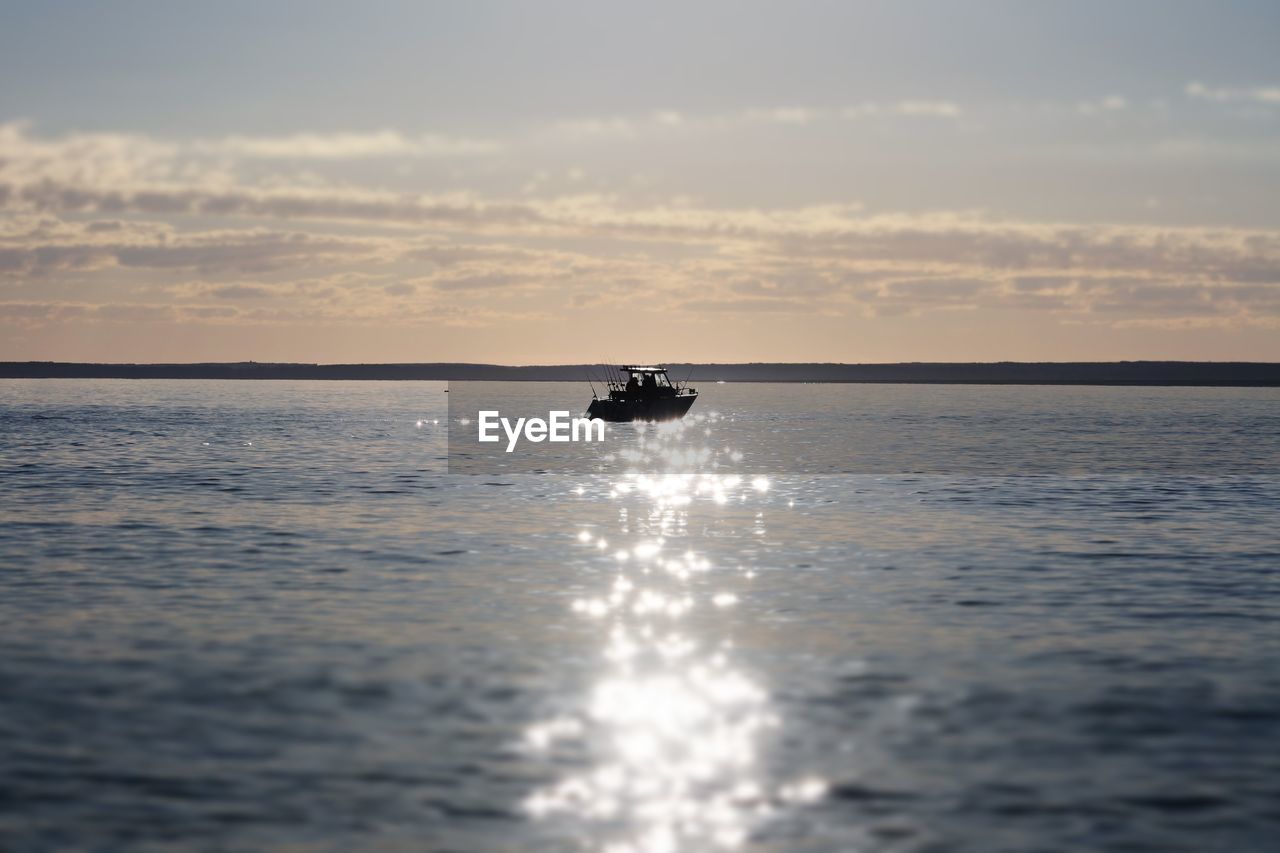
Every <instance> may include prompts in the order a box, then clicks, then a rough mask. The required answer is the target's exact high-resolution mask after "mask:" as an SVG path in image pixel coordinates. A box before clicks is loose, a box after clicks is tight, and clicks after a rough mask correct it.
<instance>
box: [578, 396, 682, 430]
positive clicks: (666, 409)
mask: <svg viewBox="0 0 1280 853" xmlns="http://www.w3.org/2000/svg"><path fill="white" fill-rule="evenodd" d="M696 399H698V395H697V394H681V395H680V396H678V397H654V398H651V399H638V400H610V399H604V400H592V401H591V405H590V406H588V407H587V417H589V418H599V419H600V420H602V421H609V422H610V423H626V422H627V421H674V420H679V419H680V418H683V417H684V416H685V413H686V412H688V411H689V407H690V406H692V405H693V401H694V400H696Z"/></svg>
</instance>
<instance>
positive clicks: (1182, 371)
mask: <svg viewBox="0 0 1280 853" xmlns="http://www.w3.org/2000/svg"><path fill="white" fill-rule="evenodd" d="M666 367H667V368H668V369H669V370H670V374H671V378H672V380H673V381H682V380H684V379H685V378H686V377H689V378H690V379H691V380H692V381H696V382H714V381H717V380H724V381H726V382H885V383H927V384H952V385H955V384H960V385H1189V386H1190V385H1198V386H1255V387H1280V364H1277V363H1268V362H1243V361H1235V362H1225V361H1217V362H1208V361H1100V362H1012V361H1004V362H990V363H971V364H966V363H946V362H936V363H927V362H908V363H900V364H829V363H828V364H822V363H807V364H786V363H763V362H762V363H751V364H687V363H667V365H666ZM617 376H619V374H618V371H617V368H616V367H615V366H610V365H603V364H554V365H526V366H510V365H501V364H463V363H446V362H437V363H431V364H271V363H263V362H253V361H248V362H238V363H231V364H227V363H209V364H88V363H71V362H53V361H8V362H0V378H4V379H383V380H424V379H425V380H454V381H502V380H525V381H575V382H581V381H584V380H586V379H587V378H588V377H590V378H591V379H594V380H595V381H597V382H599V381H600V380H601V379H603V378H605V377H610V378H613V377H617Z"/></svg>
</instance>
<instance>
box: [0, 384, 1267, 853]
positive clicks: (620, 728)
mask: <svg viewBox="0 0 1280 853" xmlns="http://www.w3.org/2000/svg"><path fill="white" fill-rule="evenodd" d="M580 391H581V389H577V392H576V393H580ZM448 396H449V395H447V394H446V393H445V389H444V386H443V385H442V384H437V383H377V382H368V383H340V382H333V383H328V382H305V383H289V382H212V381H210V382H178V381H156V382H148V381H133V382H131V381H118V382H117V381H102V380H100V381H85V382H77V381H44V382H26V381H0V652H2V654H0V848H4V849H15V850H26V849H36V850H38V849H53V848H94V849H115V848H121V847H131V848H142V849H146V848H148V847H157V848H158V847H164V848H175V847H176V848H199V849H255V850H256V849H276V848H278V849H290V850H293V849H333V850H347V849H353V848H358V849H394V850H398V849H405V850H454V851H488V850H495V851H517V850H519V851H524V850H548V851H550V850H601V851H606V850H607V851H617V852H618V853H621V851H668V850H692V851H714V850H755V851H765V850H768V851H792V850H796V851H837V850H839V851H845V850H867V851H881V850H884V851H926V850H928V851H944V850H966V851H967V850H973V851H993V850H1008V851H1015V850H1017V851H1022V850H1085V849H1114V850H1152V851H1166V850H1233V851H1235V850H1267V849H1275V848H1274V845H1275V839H1276V838H1277V837H1280V812H1278V811H1277V803H1278V802H1280V750H1278V749H1277V748H1276V744H1277V743H1280V665H1277V661H1280V621H1278V620H1277V617H1280V607H1278V606H1277V594H1278V593H1280V533H1278V532H1277V531H1278V530H1280V513H1278V512H1277V510H1278V509H1280V477H1278V476H1277V474H1276V472H1277V470H1280V455H1278V453H1280V451H1278V448H1280V438H1277V436H1280V393H1277V392H1276V391H1274V390H1257V389H1239V390H1224V389H1061V388H1057V389H1055V388H1034V387H1027V388H977V387H974V388H946V389H937V388H932V387H930V386H913V387H908V386H850V387H843V388H841V389H839V390H838V392H837V391H833V390H832V389H830V387H829V386H769V385H761V386H751V387H743V386H713V387H711V388H709V389H706V390H705V393H704V396H703V399H700V400H699V401H698V403H697V404H696V405H695V407H694V410H693V413H692V415H691V417H690V418H689V419H687V420H686V422H685V423H684V424H683V425H682V426H681V427H677V428H663V429H648V430H643V431H637V430H635V428H633V427H626V428H620V429H619V430H618V438H619V440H620V441H625V442H628V443H629V444H628V447H629V448H631V450H632V451H634V452H633V453H631V454H630V455H627V454H623V455H620V456H619V457H618V458H617V459H616V460H615V462H614V467H613V468H612V469H611V470H607V471H603V472H599V473H575V474H570V473H558V474H545V475H527V474H518V475H516V474H513V475H484V474H469V475H462V474H458V473H456V471H455V473H453V474H449V473H448V472H447V470H446V462H447V461H448V454H447V451H448V448H447V445H446V435H447V431H448V422H449V412H448V406H447V400H448ZM580 402H585V400H583V401H580ZM761 413H767V417H766V416H765V415H762V414H761ZM875 413H879V414H875ZM992 413H997V415H998V416H996V415H993V414H992ZM851 423H854V424H855V425H856V429H854V431H853V432H851V431H850V430H851V429H853V428H851V426H850V424H851ZM828 424H829V427H830V429H829V430H828V429H827V426H826V425H828ZM1028 430H1032V431H1034V432H1033V434H1034V435H1037V436H1038V435H1045V436H1046V437H1051V438H1052V441H1053V442H1056V443H1055V444H1054V445H1053V446H1054V447H1058V448H1062V452H1061V453H1060V454H1059V457H1058V458H1062V457H1069V462H1070V464H1062V465H1061V466H1058V465H1057V464H1056V463H1054V464H1046V463H1045V460H1046V458H1048V459H1051V460H1052V459H1054V458H1055V457H1053V456H1052V455H1050V456H1046V455H1045V451H1044V448H1045V444H1044V443H1043V442H1039V441H1028V440H1027V437H1028V433H1027V431H1028ZM824 432H830V433H831V434H835V435H841V436H843V438H842V439H841V441H842V442H845V443H844V444H840V445H838V446H837V447H838V448H839V447H848V452H849V454H850V455H851V457H852V455H853V454H855V453H858V452H861V453H862V456H860V457H858V458H861V459H867V458H873V459H874V460H875V466H874V470H872V469H871V468H870V467H869V466H863V467H862V468H859V466H857V465H853V464H851V465H850V466H849V467H847V468H845V469H844V470H851V471H860V473H847V474H841V475H824V474H819V473H816V471H817V470H820V469H815V468H813V466H812V465H800V464H789V463H790V462H792V461H794V460H799V459H812V458H814V454H813V450H814V448H813V446H812V443H813V437H814V436H815V435H822V434H824ZM856 436H860V437H861V439H860V440H859V441H858V442H857V447H853V446H849V445H851V444H852V443H853V438H854V437H856ZM907 439H909V441H908V440H907ZM704 446H705V447H711V448H713V451H714V453H715V454H716V455H717V459H718V463H717V465H716V467H715V468H714V469H710V471H709V473H708V472H705V471H704V473H701V474H673V473H672V472H671V471H670V470H667V469H664V468H663V466H662V465H661V464H660V463H661V460H663V459H669V458H673V457H674V456H675V455H677V454H679V453H682V452H684V451H687V450H689V449H690V448H694V447H698V448H701V447H704ZM895 448H901V450H902V454H903V458H902V460H901V463H900V464H898V463H897V462H896V461H895V460H896V458H897V457H896V453H897V452H898V451H897V450H895ZM1090 448H1094V449H1095V450H1094V451H1091V450H1090ZM872 451H874V452H872ZM824 452H827V453H829V452H830V450H829V449H828V450H827V451H824ZM966 454H967V455H966ZM824 458H825V457H824ZM959 458H965V459H968V460H974V459H978V460H981V465H971V466H965V465H958V464H956V460H957V459H959ZM753 460H754V463H755V464H754V467H753V466H752V463H753ZM761 460H764V463H763V464H764V467H765V469H766V470H763V471H762V470H761V468H760V465H761V464H762V463H761ZM993 460H997V461H999V462H1000V464H998V465H996V464H993ZM1092 461H1098V462H1099V464H1096V465H1094V464H1091V462H1092ZM1103 463H1105V464H1103ZM824 464H826V463H824ZM738 469H741V470H740V471H739V470H738Z"/></svg>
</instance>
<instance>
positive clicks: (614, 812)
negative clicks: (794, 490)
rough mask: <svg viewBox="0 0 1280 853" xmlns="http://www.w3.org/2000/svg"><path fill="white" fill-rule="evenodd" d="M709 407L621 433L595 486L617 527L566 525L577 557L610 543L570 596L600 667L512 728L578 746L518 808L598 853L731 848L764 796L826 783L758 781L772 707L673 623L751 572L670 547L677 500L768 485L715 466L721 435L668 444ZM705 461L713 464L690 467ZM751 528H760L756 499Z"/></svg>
mask: <svg viewBox="0 0 1280 853" xmlns="http://www.w3.org/2000/svg"><path fill="white" fill-rule="evenodd" d="M715 420H716V418H715V416H711V417H707V416H703V417H701V418H691V419H687V420H686V422H680V423H675V424H663V425H659V426H648V427H641V428H640V429H638V430H637V432H638V435H637V441H636V446H635V447H634V448H633V449H631V450H628V451H626V452H624V453H621V454H619V460H620V461H622V462H624V463H625V464H626V465H627V466H629V467H628V470H627V472H626V473H625V475H623V476H622V477H620V478H618V479H617V480H616V481H615V482H612V483H610V484H609V485H608V486H606V487H605V488H606V495H607V497H608V498H609V499H610V500H612V501H616V502H618V504H619V505H618V506H617V517H618V526H617V529H616V531H611V535H615V533H616V535H617V537H618V539H619V541H617V542H616V543H615V544H613V545H610V544H609V542H608V540H606V539H605V537H603V536H602V535H600V534H599V532H593V531H591V530H581V531H578V532H577V533H576V539H577V542H578V543H579V546H580V547H583V548H585V549H588V550H587V551H586V553H591V550H590V549H594V550H595V551H596V552H604V553H602V554H600V556H597V557H594V558H592V559H607V558H608V557H607V555H608V554H609V553H610V552H611V553H612V566H613V571H614V572H615V574H614V575H613V577H612V579H611V580H610V581H609V582H608V584H607V585H606V586H605V587H604V588H602V589H601V590H600V591H599V592H598V593H597V594H596V595H594V596H587V597H582V598H579V599H577V600H575V601H574V602H573V604H572V608H573V610H574V612H576V613H578V614H580V615H581V616H583V617H584V618H587V619H591V620H594V621H598V622H599V623H600V624H601V631H602V632H603V636H602V639H603V640H604V644H603V648H602V653H601V673H600V675H599V676H598V678H597V679H596V681H595V683H594V685H593V686H592V687H591V689H590V690H589V691H588V694H587V695H586V696H584V697H582V701H581V703H580V704H579V706H578V707H577V709H576V710H575V711H574V712H572V713H570V714H566V715H563V716H559V717H555V718H553V719H549V720H546V721H543V722H540V723H538V724H536V725H533V726H531V727H530V728H529V729H528V730H527V731H526V733H525V745H526V747H527V748H528V749H530V750H532V751H533V752H535V753H537V754H539V755H542V756H544V757H545V758H547V759H555V758H556V756H557V755H559V756H560V757H561V758H562V759H563V758H564V756H573V755H582V754H585V755H586V756H587V757H588V759H587V760H588V763H587V765H586V766H585V767H583V768H582V769H579V770H577V771H576V772H572V773H569V774H567V775H565V776H563V777H562V778H560V779H559V780H558V781H556V782H554V783H552V784H550V785H547V786H545V787H543V788H540V789H538V790H536V791H534V792H533V793H532V794H531V795H530V796H529V797H528V798H527V799H526V800H525V803H524V807H525V810H526V811H527V813H528V814H530V815H531V816H533V817H535V818H539V819H552V818H556V819H562V820H567V821H573V822H576V823H577V824H578V826H579V828H580V829H581V830H583V831H584V832H585V833H586V834H587V835H588V836H589V837H590V838H591V839H592V845H591V846H592V847H593V849H598V850H601V851H607V853H641V851H643V853H665V851H680V850H711V849H733V848H737V847H740V846H741V845H742V844H743V843H744V842H745V841H746V840H747V838H748V837H749V834H750V832H751V831H752V829H753V827H755V826H756V825H757V824H758V823H759V822H760V821H762V820H764V819H767V818H768V817H769V816H770V815H772V814H774V813H775V812H776V811H777V810H778V809H780V808H784V807H787V806H788V805H789V804H794V803H798V802H805V801H813V800H817V799H820V798H821V797H822V796H823V794H824V793H825V784H824V783H823V782H822V781H821V780H817V779H809V780H802V781H800V782H790V783H785V784H780V783H778V782H771V781H770V780H769V779H768V777H767V773H766V770H765V768H764V767H763V766H762V764H763V762H762V760H761V755H760V752H761V740H762V738H763V736H764V735H765V733H766V732H767V731H769V730H771V729H775V728H777V727H778V726H780V725H781V721H780V719H779V717H778V715H777V713H776V712H775V710H774V708H773V705H772V703H771V701H770V698H769V696H768V694H767V692H766V691H765V689H764V688H763V687H762V686H761V685H760V684H758V683H757V682H756V681H755V680H753V679H752V678H751V677H750V676H749V675H748V674H747V673H745V672H744V671H742V670H741V669H740V668H738V667H737V666H735V664H734V661H733V658H732V651H733V647H732V643H731V642H730V641H729V639H728V638H726V637H719V638H716V637H710V638H709V637H706V636H699V634H698V633H697V632H695V630H693V628H692V627H691V626H690V625H689V623H688V617H689V615H690V614H691V613H693V612H694V611H697V610H699V609H700V608H702V609H706V610H708V611H711V612H716V611H721V612H722V611H724V609H726V608H732V607H734V606H735V605H737V604H738V603H739V601H740V597H739V592H742V593H743V594H744V595H745V594H746V592H745V591H744V590H738V591H735V590H734V589H730V588H727V584H728V583H730V582H731V583H736V584H739V585H741V584H742V583H744V582H745V583H749V582H750V579H751V578H752V577H754V572H753V571H750V570H748V569H747V568H745V567H743V566H734V567H733V571H729V572H726V571H722V570H720V569H719V567H716V566H714V565H713V563H712V560H711V559H710V558H709V557H708V556H706V555H704V554H702V553H699V552H698V551H696V550H693V549H691V548H688V547H684V545H683V544H680V545H677V543H682V540H684V539H686V538H687V536H688V529H689V514H690V512H691V511H694V510H697V509H700V508H701V507H702V506H705V507H706V508H707V509H708V510H709V511H711V512H714V511H715V507H717V506H721V505H724V504H727V503H729V502H731V501H734V502H739V503H741V502H745V501H746V500H748V499H751V498H752V497H755V498H760V497H761V496H762V495H763V494H764V493H766V492H767V491H768V489H769V485H770V484H769V482H768V480H767V479H765V478H763V477H756V478H755V479H753V480H752V481H750V482H745V481H744V480H743V478H742V477H740V476H738V475H737V474H732V473H727V474H726V473H720V472H718V471H716V470H715V469H716V468H717V467H718V466H719V463H720V462H722V461H723V460H726V459H731V458H732V454H733V451H731V450H729V449H727V448H726V449H724V450H715V451H712V450H707V449H704V448H701V447H698V448H693V449H689V448H686V447H684V446H682V445H681V443H680V442H681V440H682V438H683V437H684V436H685V433H686V430H687V429H688V427H689V425H691V424H698V425H703V424H709V423H714V421H715ZM707 429H708V430H709V427H708V428H707ZM699 432H701V430H699ZM701 437H702V436H701V435H699V436H698V440H700V439H701ZM738 458H739V459H740V458H741V456H740V454H739V455H738ZM642 467H644V468H645V470H641V469H642ZM708 468H710V469H712V470H713V473H695V472H697V471H698V470H699V469H702V470H703V471H705V470H706V469H708ZM585 491H586V490H585V489H583V488H582V487H578V488H576V489H574V493H575V494H580V495H581V494H583V493H584V492H585ZM753 532H755V533H760V532H763V513H760V514H758V515H757V516H756V518H755V519H754V525H753ZM635 533H639V534H643V535H639V536H635V535H633V534H635ZM626 537H631V538H630V539H629V541H626V542H623V541H622V539H623V538H626ZM721 578H723V579H724V582H723V583H721V582H717V581H720V579H721ZM579 763H581V762H580V761H579Z"/></svg>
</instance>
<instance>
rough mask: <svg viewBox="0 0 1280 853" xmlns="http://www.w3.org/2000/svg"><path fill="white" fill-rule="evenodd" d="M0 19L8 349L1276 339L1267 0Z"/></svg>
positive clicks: (1276, 21)
mask: <svg viewBox="0 0 1280 853" xmlns="http://www.w3.org/2000/svg"><path fill="white" fill-rule="evenodd" d="M0 10H2V11H0V22H2V25H0V80H3V81H4V85H2V86H0V228H3V229H4V230H0V322H4V323H7V324H8V326H9V330H10V331H11V332H12V334H10V335H7V336H6V343H5V344H4V345H2V346H0V357H67V358H71V357H76V358H82V357H99V358H102V359H104V360H113V359H115V358H144V359H145V358H160V357H169V358H172V357H178V356H180V355H181V354H182V352H184V351H185V350H183V346H187V347H188V348H189V349H190V351H191V353H192V357H193V358H214V357H217V358H233V357H239V356H241V355H243V356H244V357H252V356H253V355H255V354H256V355H258V356H261V357H276V358H300V359H301V358H306V359H309V360H334V359H340V358H341V359H349V358H357V359H360V360H422V359H429V358H441V359H444V358H470V359H477V360H479V359H485V360H506V361H528V360H559V359H570V358H574V357H575V356H576V353H574V352H573V347H572V346H570V345H568V344H565V343H562V342H559V341H558V340H557V337H556V330H557V328H559V327H560V325H561V324H562V320H563V318H564V317H571V318H574V320H575V322H577V323H578V324H579V325H580V326H581V327H582V328H585V329H598V328H600V327H601V325H602V324H601V322H600V320H601V318H603V317H608V316H612V315H615V314H616V313H618V312H620V311H632V312H633V314H635V315H636V316H639V315H643V313H644V312H646V311H652V312H657V313H656V314H655V316H668V317H669V316H671V312H676V313H677V314H678V315H679V316H680V318H681V320H680V327H679V328H678V329H676V330H674V331H671V332H670V333H669V334H667V333H664V334H663V335H662V336H659V337H658V338H656V339H655V337H654V336H653V335H652V334H645V333H642V332H640V331H636V332H635V333H634V335H635V340H634V341H632V342H631V343H632V345H633V346H635V347H636V348H637V349H638V350H640V351H637V352H636V353H635V356H634V357H636V358H641V360H643V358H648V357H654V358H670V359H676V358H730V357H741V358H770V359H802V358H803V359H808V358H830V359H841V360H896V359H916V358H942V357H953V358H1035V357H1044V358H1068V357H1069V358H1080V357H1087V356H1090V355H1095V356H1096V357H1099V358H1111V357H1126V358H1128V357H1152V358H1163V357H1187V358H1222V357H1232V358H1242V357H1257V358H1263V357H1266V358H1280V344H1277V340H1278V339H1280V335H1278V334H1277V332H1278V331H1280V295H1278V294H1277V288H1280V273H1278V272H1277V271H1278V270H1280V237H1278V236H1277V230H1276V229H1280V203H1277V201H1276V199H1277V198H1280V50H1277V49H1276V46H1277V45H1280V6H1278V5H1277V4H1275V3H1262V2H1252V3H1241V2H1236V3H1207V2H1206V3H1185V2H1123V3H1115V2H1111V3H1100V2H1085V3H1079V2H1077V3H1061V2H1059V3H1044V2H1039V3H1037V2H999V3H997V2H989V3H958V2H945V3H942V2H932V3H908V2H882V3H744V2H715V3H697V4H691V3H649V4H622V3H600V2H590V3H588V2H581V3H516V2H511V3H484V2H467V3H461V2H460V3H452V4H444V3H434V4H433V3H421V2H397V3H390V2H381V3H379V2H364V3H347V4H338V3H316V2H292V3H283V2H281V3H270V2H254V3H249V2H222V3H199V4H196V3H165V2H117V3H111V4H102V3H88V2H85V3H71V2H58V0H48V2H38V3H37V2H32V3H24V4H19V3H12V2H7V3H4V4H3V5H2V6H0ZM113 229H114V230H113ZM157 240H160V241H166V242H167V244H170V245H171V244H174V243H175V242H177V243H183V247H182V251H181V252H177V251H176V250H175V253H173V254H170V255H165V256H163V257H160V256H158V255H157V254H156V253H155V252H154V251H152V247H153V244H154V243H155V242H156V241H157ZM291 241H292V242H291ZM298 241H313V243H315V244H316V245H319V243H317V242H316V241H320V242H323V241H329V242H327V243H323V248H312V249H305V250H301V249H298V248H296V247H297V245H299V244H298ZM335 241H336V242H335ZM309 245H310V244H309ZM441 245H444V246H447V247H450V248H449V251H450V252H452V253H453V254H446V255H441V254H440V251H441V249H440V246H441ZM142 247H146V248H147V252H146V253H143V252H141V248H142ZM433 253H434V254H433ZM441 257H446V258H447V259H446V260H444V261H441V260H440V258H441ZM457 257H465V258H466V260H464V261H457V260H456V258H457ZM193 258H194V259H195V260H193ZM50 259H54V260H50ZM1032 280H1035V281H1039V282H1041V284H1040V285H1035V284H1032V283H1030V282H1032ZM1046 282H1047V283H1046ZM694 308H696V311H694V310H693V309H694ZM695 313H696V314H697V315H699V316H702V317H714V320H707V321H706V325H705V326H703V327H699V326H698V325H697V323H696V322H695V321H694V320H692V319H690V317H689V315H691V314H695ZM628 328H630V327H628ZM591 334H595V332H592V333H591ZM599 334H601V335H602V336H604V337H605V338H607V337H608V336H609V335H610V334H611V333H608V332H603V331H602V332H600V333H599ZM175 342H177V343H175ZM428 342H429V343H428ZM645 347H652V349H644V348H645ZM247 350H248V351H247ZM642 357H643V358H642Z"/></svg>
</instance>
